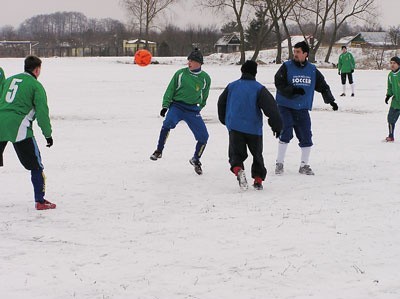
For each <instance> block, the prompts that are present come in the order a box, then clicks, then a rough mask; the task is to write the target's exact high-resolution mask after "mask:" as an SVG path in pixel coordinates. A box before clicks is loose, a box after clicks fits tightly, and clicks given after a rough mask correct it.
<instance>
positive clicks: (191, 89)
mask: <svg viewBox="0 0 400 299" xmlns="http://www.w3.org/2000/svg"><path fill="white" fill-rule="evenodd" d="M210 85H211V78H210V76H209V75H208V74H207V73H206V72H204V71H202V70H200V71H199V72H191V71H190V70H189V68H188V67H185V68H183V69H180V70H178V71H177V72H176V73H175V74H174V76H173V77H172V79H171V82H170V83H169V85H168V87H167V90H166V91H165V94H164V97H163V102H162V106H163V107H164V108H169V106H170V105H171V103H172V101H177V102H182V103H185V104H188V105H199V106H200V108H203V107H204V106H205V105H206V102H207V98H208V93H209V92H210Z"/></svg>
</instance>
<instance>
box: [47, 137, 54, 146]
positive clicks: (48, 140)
mask: <svg viewBox="0 0 400 299" xmlns="http://www.w3.org/2000/svg"><path fill="white" fill-rule="evenodd" d="M46 141H47V144H46V146H47V147H51V146H52V145H53V138H52V137H46Z"/></svg>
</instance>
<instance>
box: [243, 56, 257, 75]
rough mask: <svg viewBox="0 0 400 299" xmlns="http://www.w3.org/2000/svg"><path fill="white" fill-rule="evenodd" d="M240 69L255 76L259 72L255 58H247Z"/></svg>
mask: <svg viewBox="0 0 400 299" xmlns="http://www.w3.org/2000/svg"><path fill="white" fill-rule="evenodd" d="M240 70H241V71H242V73H247V74H250V75H252V76H254V77H255V76H256V74H257V62H255V61H253V60H246V62H245V63H243V65H242V67H241V68H240Z"/></svg>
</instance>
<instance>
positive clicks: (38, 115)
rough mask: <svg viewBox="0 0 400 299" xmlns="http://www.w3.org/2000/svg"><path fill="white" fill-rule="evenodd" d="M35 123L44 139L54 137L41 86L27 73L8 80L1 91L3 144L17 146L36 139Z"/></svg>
mask: <svg viewBox="0 0 400 299" xmlns="http://www.w3.org/2000/svg"><path fill="white" fill-rule="evenodd" d="M35 119H37V122H38V125H39V127H40V128H41V130H42V133H43V135H44V137H51V134H52V130H51V124H50V117H49V108H48V106H47V97H46V92H45V90H44V88H43V86H42V84H41V83H40V82H39V81H37V80H36V78H35V77H34V76H32V75H31V74H29V73H26V72H25V73H21V74H17V75H15V76H12V77H9V78H7V79H6V80H5V81H4V82H3V84H2V86H1V90H0V141H11V142H18V141H22V140H24V139H26V138H29V137H33V130H32V122H33V121H34V120H35Z"/></svg>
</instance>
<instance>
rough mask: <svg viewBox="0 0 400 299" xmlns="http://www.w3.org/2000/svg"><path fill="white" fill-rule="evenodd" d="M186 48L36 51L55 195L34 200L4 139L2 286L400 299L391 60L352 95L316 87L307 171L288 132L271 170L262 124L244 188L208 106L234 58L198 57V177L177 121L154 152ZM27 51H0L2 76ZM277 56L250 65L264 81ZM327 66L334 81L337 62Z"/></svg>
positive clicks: (7, 291)
mask: <svg viewBox="0 0 400 299" xmlns="http://www.w3.org/2000/svg"><path fill="white" fill-rule="evenodd" d="M184 61H185V59H180V60H179V59H176V60H175V61H172V62H169V63H168V64H160V65H150V66H148V67H145V68H141V67H138V66H136V65H132V64H129V63H127V62H129V59H128V58H50V59H44V63H43V68H42V75H41V77H40V78H39V79H40V81H41V82H42V83H43V84H44V86H45V88H46V90H47V93H48V97H49V105H50V110H51V115H52V122H53V127H54V135H53V137H54V146H53V147H52V148H50V149H48V148H46V147H45V140H44V138H43V137H42V136H41V134H40V130H39V129H38V128H37V127H36V137H37V140H38V142H39V146H40V147H41V151H42V158H43V161H44V164H45V166H46V169H45V171H46V174H47V183H48V187H47V198H48V199H49V200H50V201H54V202H55V203H57V209H56V210H52V211H43V212H39V211H36V210H34V205H33V199H32V187H31V183H30V179H29V172H27V171H25V170H24V169H23V168H22V166H21V165H20V164H19V162H18V160H17V158H16V155H15V153H14V151H13V148H12V146H11V145H9V146H8V147H7V148H6V151H5V157H4V158H5V163H6V165H5V167H3V168H0V187H1V200H0V239H1V243H0V244H1V245H0V294H1V296H0V297H1V298H32V299H33V298H59V299H60V298H61V299H63V298H99V299H100V298H137V299H139V298H140V299H156V298H157V299H161V298H162V299H189V298H190V299H195V298H196V299H197V298H199V299H221V298H224V299H225V298H226V299H236V298H237V299H250V298H251V299H253V298H254V299H260V298H267V299H269V298H277V299H286V298H287V299H289V298H296V299H298V298H315V299H321V298H324V299H349V298H351V299H366V298H374V299H375V298H379V299H395V298H400V281H399V278H398V276H397V275H398V272H399V269H400V238H399V233H400V198H399V197H398V196H399V194H400V184H399V180H398V178H399V175H400V171H399V164H398V161H399V152H400V143H399V142H395V143H393V144H387V143H383V142H382V140H383V139H384V137H386V134H387V128H386V127H387V125H386V113H387V110H388V106H387V105H385V103H384V97H385V92H386V76H387V73H388V71H356V72H355V74H354V77H355V81H356V97H355V98H350V97H345V98H340V97H337V103H338V104H339V111H337V112H334V111H332V110H331V109H330V106H328V105H325V104H323V101H322V98H321V97H320V95H316V97H315V101H314V102H315V105H314V107H315V109H314V111H313V112H312V113H311V114H312V116H311V117H312V120H313V134H314V137H313V138H314V147H313V151H312V154H311V161H310V162H311V166H312V168H313V170H314V171H315V172H316V175H315V176H314V177H308V176H302V175H299V174H298V173H297V170H298V166H299V159H300V150H299V148H298V146H297V142H296V141H293V142H292V143H291V144H290V146H289V149H288V153H287V159H286V164H285V168H286V173H285V175H284V176H280V177H278V176H275V175H274V173H273V169H274V164H275V156H276V151H277V141H276V140H275V139H274V138H273V136H272V132H271V130H270V129H269V127H268V126H267V125H266V126H265V128H264V132H265V134H264V136H265V137H264V158H265V162H266V166H267V169H268V171H269V173H268V177H267V180H266V182H265V187H264V190H263V191H255V190H250V189H249V190H248V191H247V192H240V191H239V188H238V185H237V182H236V179H235V177H234V176H233V175H232V174H231V173H230V172H229V165H228V162H227V145H228V138H227V132H226V129H225V127H223V126H222V125H221V124H219V123H218V119H217V109H216V102H217V99H218V96H219V94H220V93H221V92H222V90H223V88H224V87H225V86H226V84H227V83H229V82H230V81H232V80H235V79H237V78H238V77H239V76H240V71H239V69H240V67H239V66H235V65H220V64H216V63H213V64H208V65H207V64H206V65H204V70H206V71H208V72H209V74H210V75H211V78H212V90H211V93H210V97H209V100H208V105H207V106H206V108H205V109H204V110H203V113H202V114H203V117H204V118H205V119H206V120H207V126H208V130H209V133H210V140H209V144H208V146H207V148H206V151H205V154H204V156H203V159H202V162H203V165H204V167H203V169H204V175H202V176H198V175H196V174H195V173H194V171H193V168H192V167H191V166H190V165H189V163H188V160H189V158H190V157H191V155H192V153H193V150H194V140H193V137H192V136H191V133H190V131H189V129H188V128H187V126H186V124H184V123H182V124H180V125H179V126H178V127H177V128H176V129H175V130H174V131H172V132H171V135H170V138H169V140H168V143H167V146H166V149H165V151H164V156H163V158H162V159H161V160H159V161H156V162H153V161H150V160H149V155H150V154H151V153H152V152H153V150H154V149H155V146H156V141H157V138H158V133H159V130H160V128H161V124H162V120H163V119H162V118H161V117H159V116H158V113H159V110H160V108H161V98H162V95H163V93H164V90H165V88H166V85H167V84H168V82H169V80H170V78H171V76H172V75H173V73H174V72H175V71H176V70H177V69H178V68H180V67H181V66H183V65H184ZM22 64H23V60H22V59H0V65H1V66H2V67H3V68H4V70H5V72H6V75H11V74H14V73H17V72H20V71H21V69H22ZM277 68H278V66H275V65H265V66H260V67H259V72H258V76H257V78H258V80H259V81H260V82H262V83H263V84H265V85H266V86H267V87H268V88H269V89H270V90H271V91H272V92H273V93H274V92H275V88H274V85H273V76H274V74H275V72H276V70H277ZM322 72H323V74H324V75H325V77H326V79H327V81H328V83H329V84H330V85H331V88H332V90H333V93H334V95H339V94H340V92H341V86H340V82H339V80H340V79H339V76H338V75H337V72H336V70H333V69H323V70H322ZM396 137H397V139H400V135H399V133H397V136H396ZM246 166H247V167H248V168H249V167H250V161H247V164H246ZM248 177H249V173H248Z"/></svg>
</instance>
